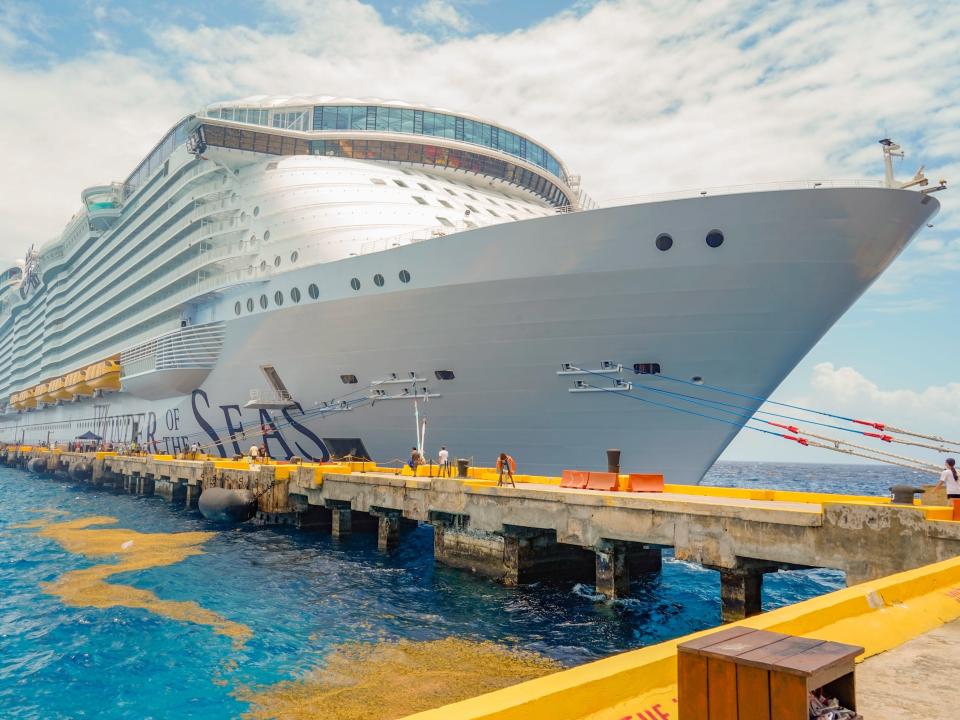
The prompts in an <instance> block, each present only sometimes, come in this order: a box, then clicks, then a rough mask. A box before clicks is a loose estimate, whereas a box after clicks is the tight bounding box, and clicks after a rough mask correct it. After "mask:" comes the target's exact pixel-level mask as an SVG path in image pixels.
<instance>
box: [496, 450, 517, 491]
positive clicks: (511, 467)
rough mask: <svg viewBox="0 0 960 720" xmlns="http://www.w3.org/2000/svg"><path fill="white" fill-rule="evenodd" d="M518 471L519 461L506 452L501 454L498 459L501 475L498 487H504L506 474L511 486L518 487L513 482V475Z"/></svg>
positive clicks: (498, 469) (498, 468)
mask: <svg viewBox="0 0 960 720" xmlns="http://www.w3.org/2000/svg"><path fill="white" fill-rule="evenodd" d="M516 471H517V461H516V460H514V459H513V458H512V457H510V456H509V455H507V454H506V453H505V452H502V453H500V457H498V458H497V472H498V473H499V474H500V479H499V480H497V487H499V486H501V485H503V484H504V483H503V476H504V474H506V476H507V479H508V480H509V481H510V484H511V485H512V486H513V487H516V486H517V484H516V483H515V482H514V481H513V474H514V473H515V472H516Z"/></svg>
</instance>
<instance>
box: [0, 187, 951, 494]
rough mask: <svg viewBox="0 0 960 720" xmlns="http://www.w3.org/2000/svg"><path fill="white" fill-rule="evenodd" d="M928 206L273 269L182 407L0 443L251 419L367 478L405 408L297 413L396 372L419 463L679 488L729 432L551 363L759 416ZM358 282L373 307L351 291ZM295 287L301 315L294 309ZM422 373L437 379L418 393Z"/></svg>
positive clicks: (37, 416) (790, 213)
mask: <svg viewBox="0 0 960 720" xmlns="http://www.w3.org/2000/svg"><path fill="white" fill-rule="evenodd" d="M937 207H938V205H937V203H936V201H934V200H932V199H930V198H927V197H925V196H923V195H921V194H919V193H913V192H907V191H902V190H887V189H865V188H848V189H811V190H793V191H776V192H764V193H749V194H740V195H726V196H716V197H703V198H693V199H687V200H674V201H669V202H661V203H648V204H639V205H631V206H624V207H616V208H609V209H603V210H593V211H588V212H579V213H573V214H567V215H557V216H554V217H546V218H539V219H533V220H527V221H523V222H515V223H509V224H503V225H496V226H492V227H487V228H481V229H478V230H472V231H469V232H466V233H457V234H454V235H449V236H446V237H438V238H434V239H431V240H426V241H423V242H419V243H415V244H411V245H406V246H403V247H397V248H394V249H391V250H387V251H383V252H379V253H373V254H367V255H360V256H358V257H351V258H347V259H343V260H338V261H334V262H328V263H324V264H319V265H313V266H310V267H304V268H302V269H297V270H290V271H287V272H284V273H282V274H280V275H276V276H274V277H272V278H270V279H269V280H261V281H258V282H257V283H251V284H250V285H248V286H246V287H241V288H234V289H231V290H230V291H229V292H228V293H226V294H224V295H223V296H221V297H219V298H218V299H217V300H216V301H215V302H214V303H213V305H212V306H211V307H212V308H213V309H212V313H211V315H210V316H209V317H210V319H215V320H223V321H225V328H224V344H223V348H222V352H221V354H220V357H219V361H218V362H217V364H216V367H215V368H214V369H213V370H212V372H210V374H209V375H208V376H207V377H206V378H205V380H204V381H203V382H202V384H201V385H200V386H199V387H198V388H196V389H195V391H194V392H191V393H188V394H184V395H181V396H178V397H174V398H168V399H164V400H154V401H148V400H145V399H142V398H137V397H133V396H132V395H131V394H130V393H129V392H124V391H121V392H116V393H106V394H104V395H103V396H102V397H99V398H89V399H84V400H78V401H74V402H68V403H65V404H61V405H57V406H52V407H46V408H44V409H39V410H33V411H30V412H22V413H16V414H9V413H8V414H7V415H5V416H4V417H3V418H2V419H0V440H3V441H7V442H10V441H14V440H21V439H23V440H25V441H27V442H37V441H46V440H47V439H48V438H49V439H50V440H52V441H68V440H71V439H73V438H75V437H76V436H77V435H80V434H81V433H83V432H85V431H87V430H91V431H93V432H94V433H96V434H98V435H101V436H103V437H104V439H105V440H108V441H112V442H124V441H129V440H130V439H131V434H132V432H133V431H134V428H136V429H137V430H138V431H139V433H140V440H141V442H143V441H144V440H146V441H147V442H148V444H149V445H150V446H151V447H152V448H153V449H157V450H160V451H173V450H178V449H183V448H184V446H185V445H189V444H190V443H192V442H194V441H196V442H199V443H200V444H201V445H204V446H207V447H208V451H209V452H212V453H213V454H218V453H222V454H226V455H233V454H234V453H235V452H239V451H243V450H246V449H247V448H248V447H249V446H250V445H251V444H253V443H254V442H256V443H257V444H259V443H260V442H261V441H262V440H263V438H261V437H260V435H259V433H257V434H248V435H246V436H241V435H240V433H241V431H240V430H239V428H240V427H241V425H242V428H243V432H246V433H250V431H251V430H253V431H256V430H257V429H258V427H259V426H260V424H261V421H262V420H264V419H266V418H265V417H264V416H262V415H261V413H269V417H270V418H271V419H273V420H275V421H276V423H277V425H278V428H277V434H275V435H270V436H268V437H267V438H266V443H267V446H268V449H269V451H270V452H271V454H272V455H273V456H274V457H285V456H288V455H298V456H301V457H308V458H309V457H313V458H321V457H323V456H324V454H325V450H324V445H327V444H330V445H332V443H324V442H323V441H324V439H327V438H331V439H333V438H359V439H361V440H362V442H363V444H364V446H365V448H366V450H367V451H368V452H369V453H370V455H371V456H372V457H373V458H375V459H377V460H379V461H387V460H391V459H394V458H405V457H407V456H408V455H409V451H410V447H411V446H412V445H413V444H414V441H415V425H414V414H413V407H412V403H411V402H410V401H409V400H384V401H379V402H377V403H375V404H374V405H373V406H364V407H357V408H355V409H353V410H350V411H343V412H334V413H330V414H328V415H326V416H324V417H318V416H316V415H311V413H314V411H315V408H317V407H318V406H319V404H320V403H322V402H324V401H330V400H331V399H337V398H341V397H343V396H344V395H346V394H347V393H350V392H352V391H357V392H356V394H355V395H354V396H353V397H361V396H363V395H365V394H368V393H369V392H370V391H369V384H370V383H371V382H373V381H376V380H381V379H384V378H387V377H388V376H390V374H391V373H396V374H397V375H398V376H399V377H401V378H402V377H406V376H408V375H409V374H410V373H411V372H415V373H416V374H417V375H419V376H421V377H425V378H426V379H427V382H426V385H427V386H428V387H429V390H430V392H431V393H436V394H437V395H439V397H435V398H433V399H431V400H429V401H428V402H427V403H426V404H424V405H421V408H420V411H421V413H422V414H425V416H426V417H427V418H428V425H427V437H426V450H427V452H428V454H430V455H435V453H436V450H437V449H439V447H440V445H446V446H447V447H448V448H449V449H450V450H451V454H452V455H453V456H455V457H471V458H473V461H474V463H475V464H482V465H491V464H492V463H493V462H494V460H495V457H496V454H497V453H498V452H500V451H507V452H510V453H511V454H512V455H513V456H514V457H515V458H516V459H517V461H518V463H519V466H520V469H519V471H520V472H529V473H559V472H560V471H561V470H563V469H564V468H572V467H576V468H601V467H603V466H604V450H605V449H607V448H620V449H621V450H622V451H623V458H622V465H623V469H624V471H631V472H652V473H663V474H664V475H665V477H666V478H667V480H668V481H673V482H686V483H692V482H697V481H699V480H700V478H701V477H702V476H703V474H704V473H705V472H706V470H707V469H708V468H709V467H710V466H711V464H712V463H713V462H714V461H715V460H716V458H717V457H718V456H719V455H720V453H721V452H722V451H723V449H724V448H725V447H726V446H727V444H728V443H729V442H730V440H732V438H733V437H734V436H735V435H736V433H737V430H738V428H737V427H735V426H734V425H731V424H725V423H723V422H719V421H712V420H708V419H705V418H703V417H700V416H698V415H693V414H685V413H681V412H678V411H674V410H669V409H665V408H663V407H659V406H656V405H652V404H648V403H645V402H640V401H638V400H631V399H629V398H627V397H622V396H618V395H616V394H613V393H605V392H597V393H571V392H569V388H571V387H572V386H573V382H574V380H575V379H576V378H574V377H571V376H558V375H557V372H556V371H557V370H559V369H560V367H561V364H562V363H572V364H574V365H577V366H580V367H589V368H595V367H599V365H600V363H601V362H602V361H612V362H614V363H623V365H624V366H625V368H626V369H630V368H632V366H633V364H634V363H658V364H659V365H660V367H661V369H662V372H663V374H665V375H670V376H673V377H678V378H684V379H690V378H693V377H694V376H699V377H702V378H703V379H704V381H705V382H707V383H709V384H714V385H719V386H723V387H727V388H731V389H734V390H737V391H740V392H743V393H747V394H750V395H756V396H766V395H768V394H769V393H770V392H771V391H772V390H773V389H774V388H775V387H776V386H777V385H778V384H779V383H780V382H781V381H782V380H783V378H784V377H785V376H786V375H787V374H788V373H789V372H790V371H791V369H793V368H794V367H795V366H796V364H797V363H798V362H799V361H800V360H801V359H802V358H803V356H804V355H805V354H806V353H807V352H808V351H809V350H810V348H812V347H813V345H814V344H815V343H816V342H817V341H818V339H819V338H820V337H821V336H822V335H823V334H824V333H825V332H826V331H827V329H829V328H830V327H831V326H832V325H833V323H834V322H835V321H836V320H837V319H838V318H839V317H840V316H841V315H842V314H843V313H844V312H845V311H846V310H847V309H848V308H849V307H850V305H851V304H852V303H853V302H854V301H855V300H856V299H857V298H858V297H859V296H860V295H861V293H863V291H864V290H865V289H866V288H867V287H868V286H869V285H870V284H871V283H872V282H873V281H874V280H875V279H876V278H877V277H878V276H879V275H880V273H881V272H883V270H884V269H885V268H886V267H887V266H888V265H889V264H890V263H891V262H892V261H893V259H894V258H895V257H896V256H897V254H898V253H899V252H900V251H901V250H902V249H903V248H904V247H905V246H906V245H907V244H908V242H909V241H910V239H911V238H912V237H913V236H914V235H915V234H916V232H917V231H918V229H919V228H921V227H923V225H924V223H925V222H926V221H927V219H928V218H929V217H930V216H931V215H933V214H934V213H935V212H936V209H937ZM714 228H718V229H721V230H722V231H723V233H724V236H725V241H724V243H723V245H722V246H720V247H719V248H710V247H708V246H707V245H706V244H705V242H704V236H705V234H706V233H707V232H708V231H710V230H711V229H714ZM660 232H669V233H670V234H671V235H672V237H673V239H674V245H673V247H672V248H671V249H670V250H669V251H667V252H661V251H659V250H657V249H656V247H655V246H654V243H653V238H655V237H656V236H657V234H658V233H660ZM402 270H406V271H407V272H409V274H410V278H411V279H410V281H409V282H407V283H403V282H401V281H400V280H399V279H398V275H399V273H400V272H401V271H402ZM378 273H379V274H382V276H383V277H384V278H385V282H384V285H383V287H377V286H376V285H375V284H374V282H373V280H372V278H373V276H374V275H375V274H378ZM354 277H355V278H358V279H359V280H360V281H361V288H360V290H359V291H355V290H354V289H353V288H352V287H351V285H350V280H351V278H354ZM310 283H316V284H317V285H318V286H319V287H320V289H321V292H320V295H319V298H317V299H313V298H311V297H310V296H309V295H308V294H307V290H306V288H307V286H308V284H310ZM293 287H296V288H298V289H299V290H300V292H301V294H302V299H301V300H300V301H299V303H297V304H294V303H292V301H291V300H290V290H291V288H293ZM277 290H280V291H281V292H283V294H284V296H285V297H286V298H287V300H286V302H285V304H284V305H283V306H282V307H280V308H275V307H274V303H272V302H271V303H270V306H271V309H270V310H268V311H263V312H261V311H259V308H258V310H257V312H254V313H248V312H246V310H244V311H243V312H242V313H241V315H240V316H239V317H236V316H235V315H234V310H233V308H234V304H235V302H237V301H240V302H241V303H243V304H244V305H245V303H246V300H247V298H254V299H257V298H259V296H260V295H261V294H266V295H267V296H268V297H270V298H272V297H273V295H274V293H275V292H276V291H277ZM264 364H270V365H273V366H274V367H275V368H276V370H277V372H278V373H279V375H280V377H281V378H282V379H283V381H284V383H285V384H286V386H287V388H288V389H289V390H290V392H291V394H292V396H293V399H294V400H295V401H296V402H297V403H299V407H298V408H294V409H292V410H288V415H287V416H286V417H285V416H284V415H283V414H282V413H281V412H280V411H277V410H272V411H267V410H263V411H260V410H256V409H244V408H243V405H244V403H245V402H246V401H247V399H248V396H249V391H250V390H251V389H256V388H263V387H265V385H266V383H265V380H264V378H263V376H262V374H261V371H260V366H261V365H264ZM437 370H450V371H452V372H453V373H454V376H455V377H454V379H452V380H438V379H437V378H436V376H435V371H437ZM341 375H355V376H356V377H357V378H358V383H357V384H356V385H346V384H344V383H343V382H342V381H341ZM623 377H624V379H627V380H630V381H632V382H633V383H634V385H635V388H637V389H635V390H634V391H633V393H631V394H632V395H633V396H635V397H637V398H644V399H648V400H653V401H656V402H661V403H664V402H665V403H669V404H671V405H675V406H677V407H684V408H687V409H690V410H692V411H695V412H706V413H707V414H711V415H714V416H716V417H726V418H728V419H729V420H731V421H733V422H738V421H742V419H741V418H737V417H735V416H727V415H723V414H722V413H719V412H716V411H707V410H704V409H703V408H698V407H695V406H690V405H685V404H683V403H682V402H679V401H677V400H676V399H670V398H668V397H664V396H657V395H654V394H652V393H648V392H647V391H644V390H642V389H639V388H640V387H641V386H645V385H650V386H653V387H661V388H664V389H669V390H680V391H684V392H685V391H689V389H687V390H684V389H683V388H682V387H680V386H677V385H671V384H668V383H667V381H665V380H662V379H660V380H658V379H656V378H653V377H650V376H644V375H634V374H633V373H632V370H631V371H629V372H626V373H625V374H624V376H623ZM586 379H587V380H588V381H590V382H591V384H597V385H604V384H605V385H610V382H606V381H603V380H601V379H597V378H590V377H588V378H586ZM384 387H386V386H384ZM400 387H401V386H397V387H396V388H395V391H399V390H400ZM749 402H750V401H746V400H745V401H743V403H744V404H749ZM754 407H755V406H751V409H753V408H754ZM301 409H302V410H303V411H304V412H303V413H301V412H300V410H301ZM291 419H292V420H293V421H295V423H291V422H290V420H291ZM774 441H775V440H774V439H773V438H771V442H774Z"/></svg>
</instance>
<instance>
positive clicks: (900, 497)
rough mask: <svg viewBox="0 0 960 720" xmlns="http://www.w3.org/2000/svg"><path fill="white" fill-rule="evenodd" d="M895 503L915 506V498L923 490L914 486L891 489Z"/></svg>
mask: <svg viewBox="0 0 960 720" xmlns="http://www.w3.org/2000/svg"><path fill="white" fill-rule="evenodd" d="M890 492H891V493H893V502H894V503H895V504H897V505H913V496H914V495H918V494H919V493H922V492H923V488H918V487H914V486H913V485H894V486H892V487H891V488H890Z"/></svg>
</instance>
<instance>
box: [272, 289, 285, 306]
mask: <svg viewBox="0 0 960 720" xmlns="http://www.w3.org/2000/svg"><path fill="white" fill-rule="evenodd" d="M273 301H274V302H275V303H276V304H277V307H280V306H281V305H283V293H282V292H280V291H279V290H277V291H276V292H275V293H274V294H273Z"/></svg>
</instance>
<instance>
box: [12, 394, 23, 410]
mask: <svg viewBox="0 0 960 720" xmlns="http://www.w3.org/2000/svg"><path fill="white" fill-rule="evenodd" d="M10 407H12V408H13V409H14V410H22V409H23V406H22V405H21V404H20V393H13V395H11V396H10Z"/></svg>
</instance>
